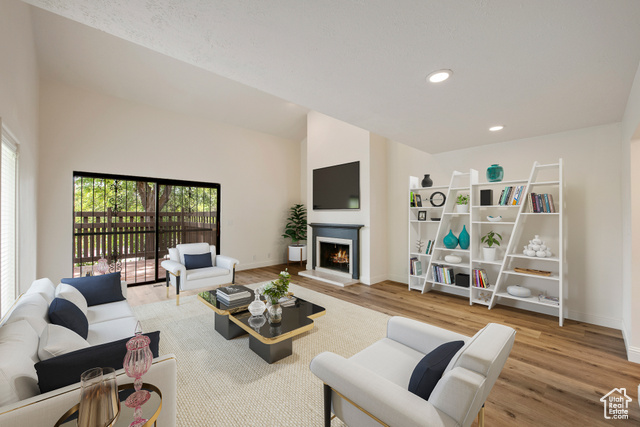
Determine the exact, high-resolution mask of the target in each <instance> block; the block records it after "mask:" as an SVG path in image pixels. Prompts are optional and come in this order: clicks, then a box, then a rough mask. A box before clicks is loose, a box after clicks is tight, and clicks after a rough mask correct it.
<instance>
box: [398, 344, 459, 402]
mask: <svg viewBox="0 0 640 427" xmlns="http://www.w3.org/2000/svg"><path fill="white" fill-rule="evenodd" d="M463 345H464V341H451V342H448V343H444V344H442V345H441V346H439V347H437V348H435V349H434V350H433V351H432V352H431V353H429V354H427V355H426V356H424V357H423V358H422V360H421V361H420V362H418V365H416V367H415V369H414V370H413V373H412V374H411V379H410V380H409V391H410V392H411V393H413V394H415V395H418V396H420V397H421V398H423V399H424V400H427V399H429V396H431V392H432V391H433V389H434V388H436V384H438V381H440V378H442V374H443V373H444V370H445V369H447V365H449V362H450V361H451V359H453V356H455V354H456V353H457V352H458V350H460V349H461V348H462V346H463Z"/></svg>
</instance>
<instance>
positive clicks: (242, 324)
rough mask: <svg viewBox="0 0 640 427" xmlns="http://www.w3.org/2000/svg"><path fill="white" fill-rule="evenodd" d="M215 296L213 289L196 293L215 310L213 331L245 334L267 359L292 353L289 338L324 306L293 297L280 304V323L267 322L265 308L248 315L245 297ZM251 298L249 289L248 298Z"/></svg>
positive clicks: (229, 336)
mask: <svg viewBox="0 0 640 427" xmlns="http://www.w3.org/2000/svg"><path fill="white" fill-rule="evenodd" d="M215 296H216V291H215V290H212V291H206V292H201V293H199V294H198V299H199V300H200V301H202V302H203V303H204V304H205V305H206V306H207V307H209V308H211V309H212V310H213V311H214V313H215V329H216V331H217V332H218V333H219V334H220V335H222V336H223V337H225V338H226V339H228V340H229V339H232V338H235V337H238V336H240V335H244V334H249V348H250V349H251V350H252V351H253V352H254V353H256V354H257V355H258V356H260V357H262V359H264V360H265V361H266V362H267V363H273V362H277V361H278V360H281V359H283V358H285V357H287V356H290V355H291V354H292V353H293V344H292V338H293V337H294V336H296V335H300V334H302V333H304V332H307V331H310V330H311V329H313V326H314V322H313V319H316V318H318V317H320V316H323V315H324V314H325V313H326V310H325V309H324V307H321V306H319V305H316V304H314V303H312V302H309V301H305V300H303V299H301V298H296V301H295V304H293V305H292V306H290V307H282V321H281V322H280V323H269V320H268V319H267V316H266V312H265V314H264V315H261V316H252V315H251V313H249V312H248V311H247V309H246V305H247V304H248V303H247V301H246V300H245V301H243V302H238V303H235V304H233V305H231V306H228V305H225V304H224V303H221V302H220V301H218V300H217V299H216V298H215ZM253 299H254V296H253V291H252V296H251V299H250V300H249V301H248V302H251V301H253Z"/></svg>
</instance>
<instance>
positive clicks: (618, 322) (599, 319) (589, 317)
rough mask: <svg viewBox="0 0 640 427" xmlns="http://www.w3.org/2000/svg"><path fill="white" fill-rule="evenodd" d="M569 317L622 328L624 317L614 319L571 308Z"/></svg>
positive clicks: (608, 326) (607, 326)
mask: <svg viewBox="0 0 640 427" xmlns="http://www.w3.org/2000/svg"><path fill="white" fill-rule="evenodd" d="M567 318H568V319H571V320H577V321H578V322H585V323H591V324H593V325H599V326H604V327H606V328H613V329H620V330H621V329H622V319H614V318H611V317H605V316H598V315H594V314H589V313H582V312H580V311H574V310H569V312H568V313H567Z"/></svg>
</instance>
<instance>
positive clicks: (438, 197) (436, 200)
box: [429, 191, 447, 208]
mask: <svg viewBox="0 0 640 427" xmlns="http://www.w3.org/2000/svg"><path fill="white" fill-rule="evenodd" d="M446 201H447V196H445V195H444V193H443V192H441V191H436V192H435V193H433V194H431V197H430V198H429V203H431V206H433V207H434V208H439V207H440V206H442V205H444V202H446Z"/></svg>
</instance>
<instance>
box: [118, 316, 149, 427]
mask: <svg viewBox="0 0 640 427" xmlns="http://www.w3.org/2000/svg"><path fill="white" fill-rule="evenodd" d="M150 343H151V339H150V338H149V337H147V336H145V335H142V327H141V326H140V322H138V323H137V324H136V334H135V336H134V337H133V338H131V339H130V340H129V341H127V354H126V355H125V356H124V363H123V367H124V370H125V372H126V373H127V376H128V377H130V378H134V381H133V386H134V388H135V390H136V391H135V392H134V393H133V394H131V395H130V396H129V397H127V400H125V402H124V404H125V405H127V407H128V408H135V409H134V411H133V416H134V418H135V419H134V421H133V422H132V423H131V424H130V427H134V426H138V425H142V424H144V422H146V421H147V420H145V419H144V418H142V405H144V404H145V403H146V402H147V400H149V397H151V394H150V393H149V392H148V391H147V390H141V388H142V376H143V375H144V374H146V373H147V371H148V370H149V368H150V367H151V362H152V361H153V354H152V353H151V350H150V349H149V344H150Z"/></svg>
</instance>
